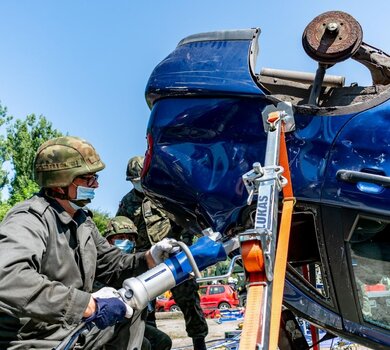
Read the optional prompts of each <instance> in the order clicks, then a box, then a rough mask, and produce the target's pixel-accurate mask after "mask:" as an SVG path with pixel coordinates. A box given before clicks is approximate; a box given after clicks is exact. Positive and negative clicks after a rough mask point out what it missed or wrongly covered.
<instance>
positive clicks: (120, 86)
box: [0, 0, 390, 215]
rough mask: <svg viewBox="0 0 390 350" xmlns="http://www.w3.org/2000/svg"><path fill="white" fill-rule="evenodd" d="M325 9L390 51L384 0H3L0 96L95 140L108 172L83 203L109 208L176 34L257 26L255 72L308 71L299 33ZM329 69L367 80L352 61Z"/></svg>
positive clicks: (121, 189) (119, 192)
mask: <svg viewBox="0 0 390 350" xmlns="http://www.w3.org/2000/svg"><path fill="white" fill-rule="evenodd" d="M331 10H342V11H345V12H348V13H349V14H351V15H352V16H354V17H355V18H356V19H357V20H358V21H359V22H360V24H361V25H362V27H363V33H364V37H363V40H364V41H365V42H366V43H368V44H371V45H373V46H376V47H379V48H381V49H383V50H384V51H387V52H390V36H389V33H390V21H389V18H388V14H389V13H390V11H389V10H390V2H389V1H387V0H380V1H371V2H370V1H361V0H344V1H340V0H338V1H336V0H327V1H318V0H317V1H309V0H307V1H303V0H294V1H282V0H273V1H260V0H257V1H254V0H240V1H238V0H236V1H233V0H196V1H190V0H187V1H186V0H164V1H157V0H156V1H148V0H143V1H134V0H127V1H124V0H111V1H108V0H105V1H103V0H89V1H88V0H85V1H75V0H56V1H54V0H1V1H0V13H1V20H0V33H1V36H0V37H1V40H0V101H1V103H2V104H3V105H4V106H7V107H8V112H9V114H11V115H14V116H15V117H17V118H24V117H25V116H26V115H27V114H30V113H35V114H37V115H44V116H45V117H46V118H47V119H48V120H50V121H51V122H52V123H53V125H54V127H55V128H57V129H59V130H60V131H62V132H63V133H69V134H70V135H74V136H80V137H83V138H85V139H87V140H88V141H90V142H91V143H92V144H93V145H94V146H95V147H96V149H97V150H98V152H99V153H100V155H101V157H102V158H103V160H104V162H105V163H106V169H105V170H104V171H103V172H101V177H100V179H99V181H100V188H99V189H98V190H97V195H96V198H95V200H94V202H93V203H92V204H91V207H92V208H98V209H101V210H104V211H107V212H109V213H110V214H112V215H113V214H115V212H116V209H117V206H118V202H119V200H120V199H121V198H122V196H123V195H124V194H125V193H126V192H127V191H128V190H130V188H131V185H130V183H129V182H126V181H125V167H126V163H127V160H128V159H129V158H130V157H131V156H133V155H136V154H143V153H144V152H145V147H146V141H145V131H146V125H147V122H148V117H149V110H148V107H147V105H146V102H145V98H144V91H145V86H146V83H147V80H148V78H149V76H150V74H151V72H152V70H153V68H154V67H155V66H156V65H157V64H158V63H159V62H160V61H161V60H162V59H163V58H164V57H165V56H167V55H168V54H169V53H170V52H171V51H172V50H173V49H174V48H175V46H176V45H177V43H178V42H179V41H180V40H181V39H182V38H184V37H186V36H188V35H191V34H196V33H201V32H208V31H214V30H222V29H246V28H251V27H260V28H261V30H262V33H261V35H260V39H259V43H260V53H259V58H258V64H257V67H258V68H257V70H260V68H262V67H271V68H280V69H291V70H301V71H309V72H314V71H315V69H316V63H314V61H312V60H311V59H310V58H308V57H307V56H306V54H305V53H304V51H303V49H302V46H301V37H302V33H303V30H304V28H305V27H306V25H307V24H308V23H309V22H310V21H311V20H312V19H313V18H314V17H315V16H317V15H319V14H320V13H322V12H325V11H331ZM329 73H330V74H339V75H345V76H346V77H347V82H353V81H358V82H359V83H362V84H369V83H370V75H369V73H368V70H366V69H365V68H364V67H362V66H360V65H359V64H357V63H355V62H352V63H349V64H348V63H342V64H339V65H337V66H336V67H334V68H332V69H331V70H330V71H329Z"/></svg>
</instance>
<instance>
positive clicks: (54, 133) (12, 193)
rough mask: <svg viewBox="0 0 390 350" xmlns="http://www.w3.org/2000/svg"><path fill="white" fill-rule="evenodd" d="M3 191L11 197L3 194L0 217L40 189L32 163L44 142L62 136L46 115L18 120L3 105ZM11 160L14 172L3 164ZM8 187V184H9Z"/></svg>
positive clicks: (0, 148)
mask: <svg viewBox="0 0 390 350" xmlns="http://www.w3.org/2000/svg"><path fill="white" fill-rule="evenodd" d="M0 127H2V128H3V129H4V131H5V135H0V191H3V190H4V189H5V188H7V189H8V192H9V198H8V199H7V200H2V198H1V197H0V220H2V219H3V217H4V215H5V213H6V212H7V210H8V209H9V208H10V207H11V206H13V205H14V204H16V203H18V202H20V201H22V200H25V199H27V198H29V197H31V195H32V194H34V193H35V192H37V191H38V190H39V187H38V185H37V184H36V183H35V182H34V180H33V162H34V157H35V153H36V151H37V149H38V147H39V146H40V145H41V144H42V143H43V142H45V141H47V140H49V139H51V138H53V137H59V136H62V133H61V132H60V131H58V130H57V129H54V128H53V126H52V124H51V122H49V121H48V120H47V119H46V118H45V117H44V116H42V115H41V116H39V117H37V116H36V115H35V114H30V115H28V116H27V117H26V118H25V119H23V120H22V119H15V118H14V117H13V116H8V115H7V108H6V107H3V106H1V104H0ZM6 162H9V163H10V168H11V171H6V170H5V168H4V165H5V163H6ZM7 186H8V187H7Z"/></svg>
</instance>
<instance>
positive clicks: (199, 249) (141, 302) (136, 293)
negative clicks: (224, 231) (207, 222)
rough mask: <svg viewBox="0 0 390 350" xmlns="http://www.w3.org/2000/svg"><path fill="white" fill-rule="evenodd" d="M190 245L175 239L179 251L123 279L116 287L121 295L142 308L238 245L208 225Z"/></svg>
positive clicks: (221, 258)
mask: <svg viewBox="0 0 390 350" xmlns="http://www.w3.org/2000/svg"><path fill="white" fill-rule="evenodd" d="M203 233H204V234H205V236H203V237H200V238H199V239H198V240H197V241H196V242H195V243H194V244H193V245H192V246H191V247H189V248H188V247H187V246H186V245H185V244H184V243H181V242H178V245H179V246H180V247H181V248H182V251H181V252H180V253H178V254H176V255H174V256H172V257H170V258H168V259H166V260H165V261H164V262H163V263H161V264H159V265H157V266H156V267H154V268H152V269H150V270H149V271H147V272H145V273H143V274H141V275H139V276H137V277H131V278H128V279H126V280H125V281H123V284H122V288H121V289H119V290H118V292H119V294H120V295H121V297H122V299H123V300H124V301H125V302H126V303H127V304H128V305H129V306H131V307H132V308H133V309H134V310H143V309H144V308H145V307H146V306H147V304H148V302H149V301H151V300H154V299H155V298H156V297H157V296H159V295H161V294H162V293H164V292H165V291H167V290H169V289H172V288H173V287H175V286H177V285H178V284H180V283H182V282H184V281H185V280H187V279H188V278H189V277H191V275H195V277H196V278H200V277H201V276H200V272H199V271H202V270H204V269H206V268H207V267H208V266H211V265H214V264H216V263H217V262H218V261H224V260H226V258H227V255H228V254H229V253H230V252H231V251H233V250H234V249H237V248H239V241H238V238H232V239H230V240H228V241H226V242H222V241H221V234H220V233H219V232H213V231H212V230H210V229H208V230H205V231H203Z"/></svg>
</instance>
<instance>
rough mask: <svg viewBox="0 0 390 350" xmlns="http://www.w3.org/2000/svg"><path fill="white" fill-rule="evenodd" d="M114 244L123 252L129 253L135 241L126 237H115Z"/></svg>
mask: <svg viewBox="0 0 390 350" xmlns="http://www.w3.org/2000/svg"><path fill="white" fill-rule="evenodd" d="M114 245H115V246H116V247H118V248H119V249H120V250H121V251H122V252H124V253H131V252H132V251H133V249H134V247H135V242H134V241H130V240H128V239H115V240H114Z"/></svg>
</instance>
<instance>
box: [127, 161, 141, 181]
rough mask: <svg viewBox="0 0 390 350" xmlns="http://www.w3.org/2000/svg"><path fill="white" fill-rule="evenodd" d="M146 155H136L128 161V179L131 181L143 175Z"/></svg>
mask: <svg viewBox="0 0 390 350" xmlns="http://www.w3.org/2000/svg"><path fill="white" fill-rule="evenodd" d="M144 160H145V157H143V156H136V157H132V158H130V160H129V162H128V163H127V169H126V181H131V180H133V179H136V178H137V177H140V176H141V172H142V168H143V166H144Z"/></svg>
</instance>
